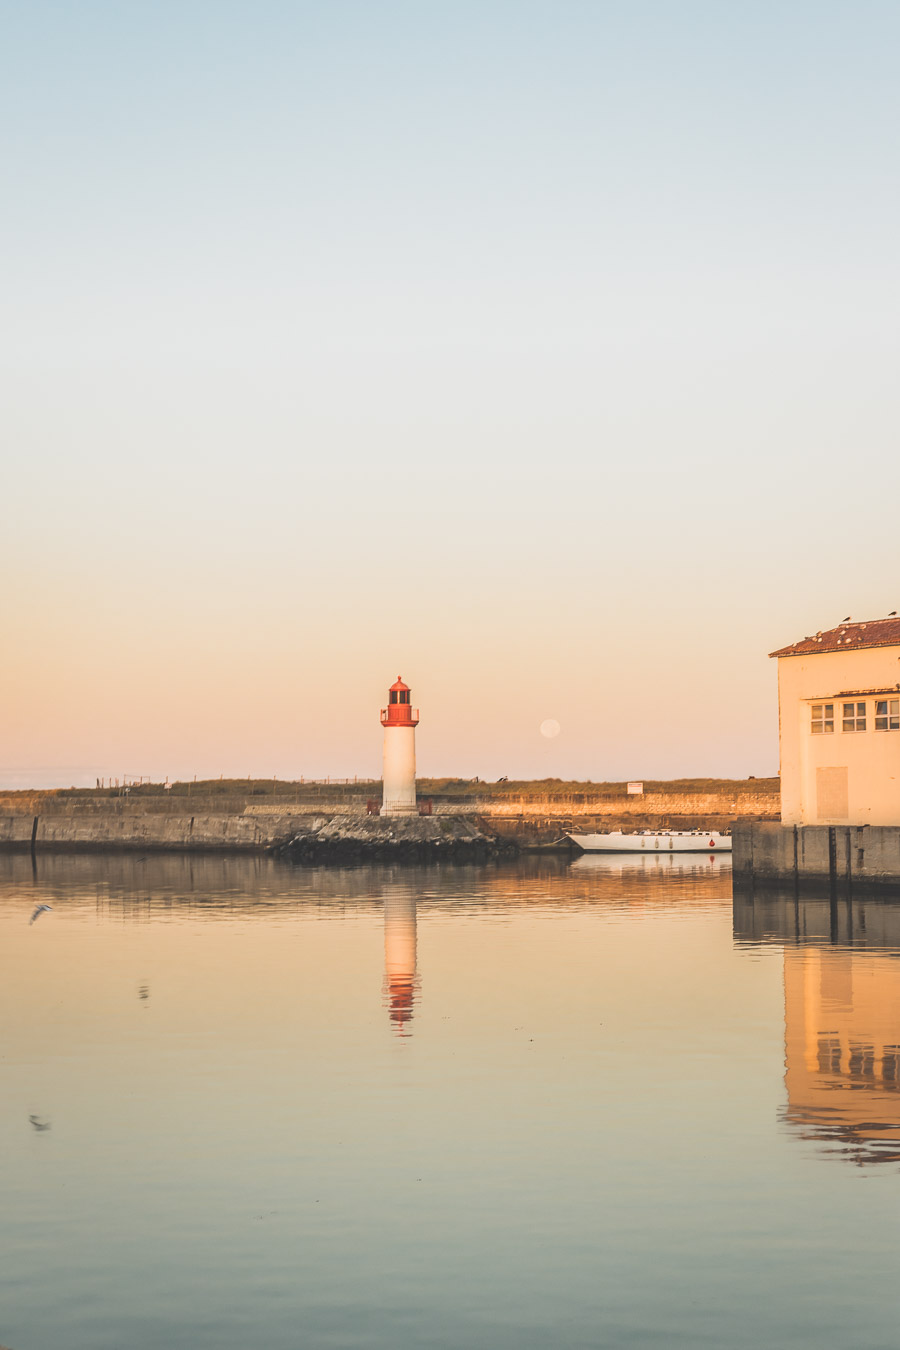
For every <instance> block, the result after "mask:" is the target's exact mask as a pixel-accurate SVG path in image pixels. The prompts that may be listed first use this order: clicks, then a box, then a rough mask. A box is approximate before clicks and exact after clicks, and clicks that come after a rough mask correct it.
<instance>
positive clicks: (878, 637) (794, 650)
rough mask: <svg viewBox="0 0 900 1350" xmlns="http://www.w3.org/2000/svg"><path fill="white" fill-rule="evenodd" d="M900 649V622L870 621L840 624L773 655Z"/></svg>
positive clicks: (894, 619)
mask: <svg viewBox="0 0 900 1350" xmlns="http://www.w3.org/2000/svg"><path fill="white" fill-rule="evenodd" d="M895 646H896V647H900V619H898V618H889V619H867V620H866V621H865V623H851V622H850V621H849V620H848V621H847V622H846V623H841V624H838V626H837V628H829V629H828V631H827V632H826V633H814V634H813V636H812V637H805V638H803V639H802V641H800V642H795V643H794V644H793V646H791V647H780V648H779V649H778V651H777V652H769V655H770V656H812V655H814V654H815V653H816V652H846V651H851V650H853V649H855V648H857V647H895Z"/></svg>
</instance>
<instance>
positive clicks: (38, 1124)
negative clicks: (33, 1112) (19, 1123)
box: [28, 1116, 50, 1130]
mask: <svg viewBox="0 0 900 1350" xmlns="http://www.w3.org/2000/svg"><path fill="white" fill-rule="evenodd" d="M28 1119H29V1120H30V1121H31V1123H32V1125H33V1126H34V1128H35V1129H36V1130H49V1129H50V1122H49V1120H41V1118H40V1116H29V1117H28Z"/></svg>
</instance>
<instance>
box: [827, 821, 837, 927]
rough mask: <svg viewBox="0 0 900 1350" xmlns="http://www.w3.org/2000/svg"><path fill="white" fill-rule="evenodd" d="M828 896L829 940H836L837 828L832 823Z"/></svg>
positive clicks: (829, 840)
mask: <svg viewBox="0 0 900 1350" xmlns="http://www.w3.org/2000/svg"><path fill="white" fill-rule="evenodd" d="M828 896H829V910H830V919H831V941H832V942H837V940H838V911H837V830H836V828H835V826H834V825H829V826H828Z"/></svg>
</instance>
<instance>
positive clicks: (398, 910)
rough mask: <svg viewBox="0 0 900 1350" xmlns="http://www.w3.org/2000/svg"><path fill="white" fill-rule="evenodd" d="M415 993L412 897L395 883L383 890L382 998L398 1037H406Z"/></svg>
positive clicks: (415, 996)
mask: <svg viewBox="0 0 900 1350" xmlns="http://www.w3.org/2000/svg"><path fill="white" fill-rule="evenodd" d="M418 993H419V977H418V974H417V972H416V897H415V894H414V893H412V892H410V891H408V890H405V889H403V888H402V887H399V886H388V887H385V889H384V1001H385V1005H386V1007H387V1009H388V1015H389V1017H390V1019H391V1025H392V1026H393V1028H394V1030H395V1031H396V1033H397V1035H398V1036H409V1035H410V1034H411V1031H412V1028H411V1026H410V1023H411V1021H412V1017H413V1009H414V1007H415V1004H416V1000H417V997H418Z"/></svg>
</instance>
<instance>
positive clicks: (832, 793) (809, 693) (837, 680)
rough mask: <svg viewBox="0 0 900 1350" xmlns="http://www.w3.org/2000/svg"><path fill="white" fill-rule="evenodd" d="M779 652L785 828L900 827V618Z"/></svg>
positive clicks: (834, 632) (852, 626)
mask: <svg viewBox="0 0 900 1350" xmlns="http://www.w3.org/2000/svg"><path fill="white" fill-rule="evenodd" d="M771 655H772V656H774V657H777V658H778V730H779V745H780V757H781V819H782V821H783V823H784V824H785V825H900V618H895V617H891V618H887V619H873V620H871V621H869V622H867V623H851V622H850V620H849V619H848V620H847V621H846V622H845V623H842V624H840V625H839V626H838V627H837V628H832V629H830V630H829V631H828V632H827V633H816V634H815V636H814V637H807V638H804V639H803V640H802V642H795V643H794V645H793V646H792V647H782V648H781V650H780V651H777V652H772V653H771Z"/></svg>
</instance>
